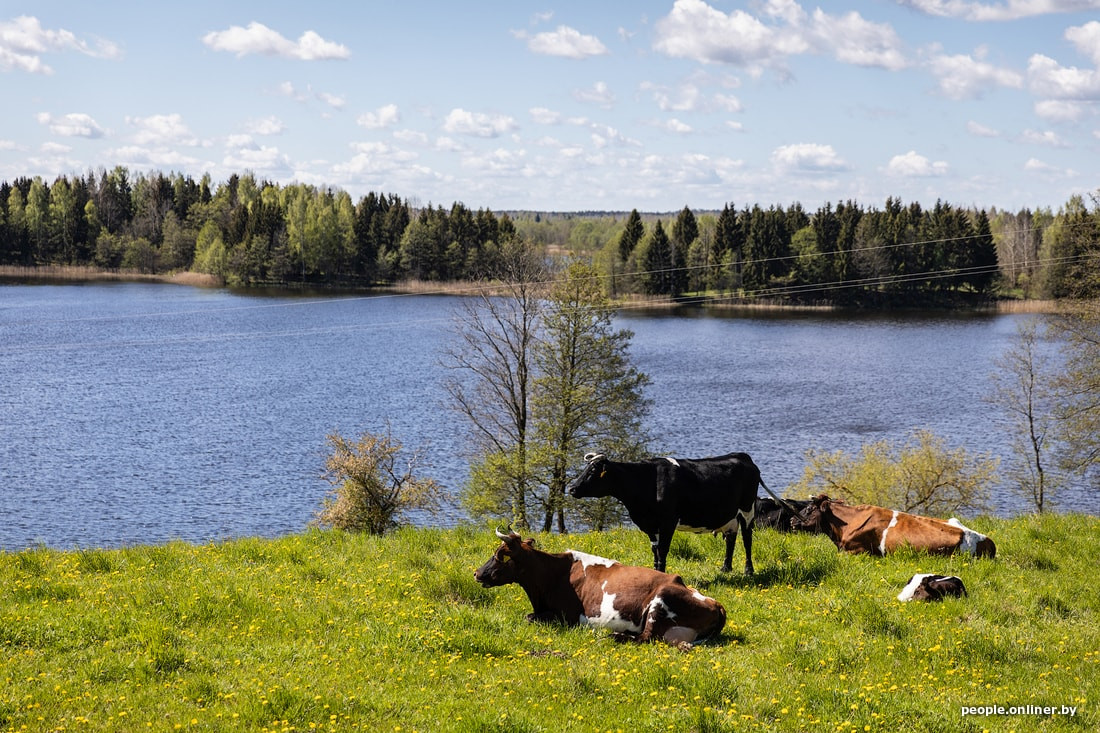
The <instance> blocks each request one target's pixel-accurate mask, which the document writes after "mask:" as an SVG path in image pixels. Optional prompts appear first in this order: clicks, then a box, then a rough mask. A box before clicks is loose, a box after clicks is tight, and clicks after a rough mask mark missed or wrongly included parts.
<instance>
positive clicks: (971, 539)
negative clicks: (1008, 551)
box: [947, 517, 989, 555]
mask: <svg viewBox="0 0 1100 733" xmlns="http://www.w3.org/2000/svg"><path fill="white" fill-rule="evenodd" d="M947 523H948V524H950V525H951V526H952V527H955V528H957V529H961V530H962V533H963V538H962V542H961V543H959V549H960V550H962V551H963V552H969V553H970V554H971V555H976V554H977V553H978V543H979V542H981V541H982V540H986V539H989V538H988V537H986V536H985V535H984V534H982V533H981V532H975V531H974V530H972V529H970V528H969V527H964V526H963V523H962V522H960V521H959V520H958V519H956V518H955V517H951V518H950V519H948V520H947Z"/></svg>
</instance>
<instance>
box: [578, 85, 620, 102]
mask: <svg viewBox="0 0 1100 733" xmlns="http://www.w3.org/2000/svg"><path fill="white" fill-rule="evenodd" d="M573 98H574V99H576V100H577V101H578V102H584V103H586V104H597V105H599V106H601V107H610V106H611V105H612V104H614V103H615V95H614V94H612V93H611V89H610V88H609V87H608V86H607V82H602V81H598V82H596V83H595V84H593V85H592V86H591V87H589V88H588V89H577V90H575V91H574V92H573Z"/></svg>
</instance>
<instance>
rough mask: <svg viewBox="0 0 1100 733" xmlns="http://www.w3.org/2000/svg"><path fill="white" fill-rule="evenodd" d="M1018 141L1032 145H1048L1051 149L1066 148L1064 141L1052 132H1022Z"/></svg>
mask: <svg viewBox="0 0 1100 733" xmlns="http://www.w3.org/2000/svg"><path fill="white" fill-rule="evenodd" d="M1020 139H1021V140H1022V141H1023V142H1025V143H1031V144H1033V145H1049V146H1050V147H1052V148H1064V147H1068V146H1067V145H1066V141H1065V140H1063V139H1062V138H1060V137H1058V134H1057V133H1056V132H1054V131H1053V130H1024V131H1023V133H1022V134H1021V135H1020Z"/></svg>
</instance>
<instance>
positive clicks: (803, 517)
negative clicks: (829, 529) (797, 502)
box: [791, 494, 832, 533]
mask: <svg viewBox="0 0 1100 733" xmlns="http://www.w3.org/2000/svg"><path fill="white" fill-rule="evenodd" d="M831 507H832V499H830V498H829V497H828V496H826V495H825V494H818V495H817V496H815V497H813V498H812V499H810V501H809V502H808V503H807V504H806V506H805V508H803V509H802V511H801V512H799V513H798V515H797V516H795V517H794V518H793V519H791V529H794V530H798V531H801V532H817V533H824V532H825V526H826V525H827V524H828V521H829V520H828V518H829V516H830V515H831V514H832V511H831Z"/></svg>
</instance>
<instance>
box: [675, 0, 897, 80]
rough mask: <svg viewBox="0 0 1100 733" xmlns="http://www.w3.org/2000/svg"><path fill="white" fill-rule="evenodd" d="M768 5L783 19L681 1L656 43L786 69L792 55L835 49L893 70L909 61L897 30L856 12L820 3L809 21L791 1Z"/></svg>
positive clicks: (703, 58) (705, 59) (685, 53)
mask: <svg viewBox="0 0 1100 733" xmlns="http://www.w3.org/2000/svg"><path fill="white" fill-rule="evenodd" d="M763 10H764V13H765V14H766V15H767V16H769V17H770V18H773V19H775V20H776V21H778V22H777V23H774V24H768V23H764V22H763V21H761V20H760V19H759V18H757V17H755V16H753V15H751V14H749V13H746V12H745V11H743V10H734V11H732V12H730V13H723V12H722V11H720V10H717V9H715V8H713V7H711V6H710V5H708V4H707V3H706V2H704V1H703V0H676V2H675V4H674V5H673V7H672V10H671V11H670V12H669V14H668V15H667V16H665V17H664V18H662V19H660V20H659V21H657V24H656V26H655V30H656V34H655V36H656V40H655V42H654V48H656V49H657V50H658V51H660V52H661V53H664V54H666V55H668V56H673V57H675V58H688V59H693V60H695V61H700V62H702V63H722V64H731V65H734V66H741V67H745V68H748V69H750V70H753V71H756V70H758V69H760V68H761V67H774V68H781V67H782V64H783V62H784V60H785V59H786V57H788V56H791V55H796V54H804V53H823V54H831V55H832V56H833V57H835V58H836V59H837V60H838V61H842V62H844V63H847V64H854V65H856V66H871V67H878V68H884V69H890V70H897V69H902V68H905V67H906V66H907V65H908V62H907V61H906V59H905V55H904V53H903V50H902V42H901V39H900V38H899V37H898V35H897V33H896V32H895V31H894V29H893V28H892V27H891V26H890V25H889V24H886V23H875V22H872V21H869V20H867V19H866V18H864V17H863V16H862V15H860V14H859V13H857V12H855V11H852V12H848V13H845V14H843V15H829V14H828V13H826V12H825V11H823V10H821V9H820V8H819V9H817V10H815V11H814V13H813V17H812V18H810V19H809V20H807V17H806V13H805V12H804V11H803V10H802V8H801V7H800V6H799V5H798V4H797V3H795V2H791V1H790V0H770V1H769V2H768V3H767V4H766V5H765V6H764V9H763Z"/></svg>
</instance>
